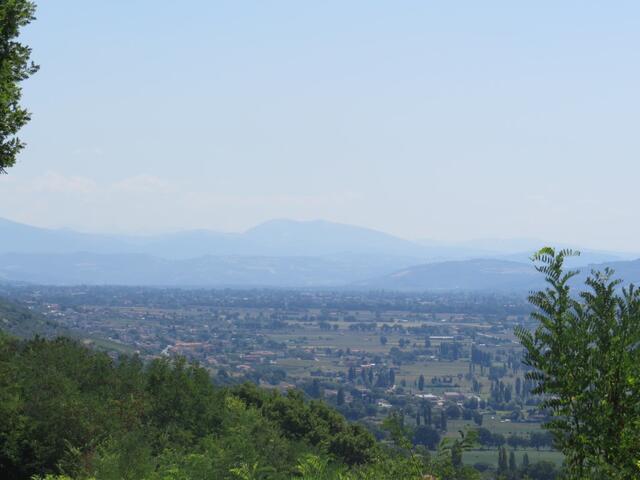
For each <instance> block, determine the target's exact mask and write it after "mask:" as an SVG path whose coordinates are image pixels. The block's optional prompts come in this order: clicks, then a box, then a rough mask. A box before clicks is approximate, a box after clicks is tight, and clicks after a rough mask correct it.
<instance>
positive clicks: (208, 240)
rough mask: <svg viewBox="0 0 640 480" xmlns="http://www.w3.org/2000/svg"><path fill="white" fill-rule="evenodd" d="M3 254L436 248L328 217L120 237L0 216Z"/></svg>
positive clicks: (414, 252)
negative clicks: (232, 229) (230, 229)
mask: <svg viewBox="0 0 640 480" xmlns="http://www.w3.org/2000/svg"><path fill="white" fill-rule="evenodd" d="M0 238H2V242H0V254H2V253H77V252H91V253H103V254H104V253H139V254H146V255H154V256H158V257H163V258H194V257H199V256H203V255H250V256H324V255H336V254H343V253H357V254H384V255H401V256H414V257H420V258H424V259H426V258H428V257H430V256H431V251H430V249H429V248H427V247H423V246H421V245H419V244H417V243H414V242H411V241H409V240H404V239H401V238H398V237H394V236H393V235H389V234H386V233H382V232H378V231H376V230H372V229H368V228H362V227H355V226H352V225H343V224H339V223H332V222H326V221H321V220H318V221H308V222H298V221H293V220H272V221H269V222H265V223H263V224H260V225H258V226H256V227H253V228H251V229H249V230H247V231H246V232H244V233H218V232H213V231H207V230H194V231H185V232H178V233H173V234H163V235H150V236H139V237H134V236H116V235H95V234H86V233H78V232H74V231H70V230H53V229H46V228H38V227H32V226H29V225H23V224H20V223H16V222H11V221H8V220H2V219H0Z"/></svg>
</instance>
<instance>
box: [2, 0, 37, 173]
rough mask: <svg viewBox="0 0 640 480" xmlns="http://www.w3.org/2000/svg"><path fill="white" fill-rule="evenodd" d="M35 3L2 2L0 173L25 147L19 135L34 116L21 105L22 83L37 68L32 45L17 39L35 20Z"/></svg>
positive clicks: (15, 0) (10, 164) (23, 1)
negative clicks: (32, 59) (22, 29)
mask: <svg viewBox="0 0 640 480" xmlns="http://www.w3.org/2000/svg"><path fill="white" fill-rule="evenodd" d="M35 10H36V6H35V4H34V3H33V2H31V1H29V0H3V1H2V2H0V173H2V172H5V171H6V169H7V168H8V167H12V166H13V165H14V164H15V162H16V157H17V156H18V154H19V153H20V151H21V150H22V149H23V148H24V147H25V144H24V142H23V141H22V140H20V138H19V137H18V136H17V135H18V132H19V131H20V129H21V128H22V127H24V126H25V125H26V124H27V123H28V122H29V120H30V119H31V114H30V113H29V112H28V111H27V109H26V108H24V107H23V106H22V105H21V104H20V100H21V98H22V87H21V86H20V83H21V82H22V81H23V80H26V79H27V78H29V77H30V76H31V75H33V74H34V73H35V72H37V71H38V66H37V65H35V64H34V63H33V62H32V61H31V59H30V57H31V48H29V47H28V46H26V45H23V44H22V43H20V42H18V41H17V40H16V39H17V37H18V36H19V35H20V29H21V28H22V27H24V26H26V25H28V24H29V23H31V21H33V20H34V19H35V16H34V14H35Z"/></svg>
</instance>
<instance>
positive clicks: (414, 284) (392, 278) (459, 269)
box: [357, 259, 640, 292]
mask: <svg viewBox="0 0 640 480" xmlns="http://www.w3.org/2000/svg"><path fill="white" fill-rule="evenodd" d="M606 267H611V268H613V269H614V270H615V277H617V278H622V279H624V281H625V283H635V284H636V285H640V259H639V260H633V261H621V262H608V263H599V264H590V265H587V266H584V267H580V268H579V270H580V275H579V276H578V277H576V279H575V283H583V282H584V280H585V278H586V277H587V275H588V274H589V273H590V272H591V270H593V269H595V270H603V269H604V268H606ZM542 284H543V278H542V274H540V273H538V272H537V271H536V270H535V268H534V267H533V265H532V264H531V263H530V262H529V263H524V262H513V261H507V260H495V259H476V260H463V261H451V262H440V263H429V264H423V265H416V266H412V267H409V268H405V269H401V270H399V271H397V272H394V273H391V274H388V275H384V276H382V277H379V278H375V279H371V280H368V281H365V282H359V283H358V284H357V286H359V287H368V288H381V289H387V290H442V291H445V290H496V291H507V290H508V291H523V292H524V291H528V290H531V289H535V288H538V287H540V286H542Z"/></svg>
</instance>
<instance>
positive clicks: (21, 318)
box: [0, 297, 65, 338]
mask: <svg viewBox="0 0 640 480" xmlns="http://www.w3.org/2000/svg"><path fill="white" fill-rule="evenodd" d="M0 330H2V331H5V332H8V333H10V334H12V335H15V336H17V337H21V338H30V337H32V336H34V335H40V336H44V337H49V336H53V335H60V334H63V333H65V330H64V329H63V328H61V327H60V326H59V325H58V324H56V323H55V322H54V321H52V320H49V319H47V318H45V317H44V316H42V315H40V314H38V313H36V312H32V311H31V310H29V309H28V308H26V307H25V306H24V305H20V304H18V303H15V302H12V301H9V300H6V299H4V298H1V297H0Z"/></svg>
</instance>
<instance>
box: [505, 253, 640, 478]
mask: <svg viewBox="0 0 640 480" xmlns="http://www.w3.org/2000/svg"><path fill="white" fill-rule="evenodd" d="M576 254H577V252H572V251H570V250H561V251H558V252H556V251H555V250H554V249H551V248H544V249H542V250H540V251H539V252H538V253H537V254H536V255H535V256H534V261H535V262H536V268H537V270H538V271H539V272H541V273H543V274H544V275H545V278H546V282H547V287H546V288H545V289H544V290H541V291H538V292H535V293H533V294H532V295H531V296H530V301H531V303H532V304H533V305H534V306H535V307H536V308H537V310H536V311H535V312H534V313H533V316H534V318H535V319H537V320H538V322H539V326H538V328H537V329H536V330H535V331H534V332H529V331H527V330H525V329H524V328H518V329H516V335H517V336H518V338H519V339H520V341H521V342H522V345H523V346H524V348H525V357H524V363H525V364H526V365H528V366H530V367H531V368H532V370H531V371H530V372H528V374H527V377H528V378H529V379H531V380H533V381H535V382H536V384H537V387H536V389H535V390H534V393H539V394H542V395H544V396H545V401H544V403H543V404H542V407H543V408H545V409H548V410H549V411H550V412H551V413H552V414H553V420H552V421H551V422H550V423H549V424H548V425H547V428H549V429H550V430H551V431H552V432H553V433H554V435H555V440H556V444H557V446H558V447H559V448H560V449H561V450H562V451H563V453H564V454H565V455H566V459H567V472H568V474H569V475H570V478H576V479H586V478H610V479H623V478H638V476H639V475H640V468H639V463H638V462H639V461H640V291H639V290H638V289H637V288H636V287H634V286H633V285H630V286H628V287H622V285H621V281H620V280H615V279H613V275H614V272H613V270H611V269H605V270H604V271H602V272H596V271H593V272H591V275H590V276H589V277H588V279H587V280H586V287H587V288H586V289H585V290H582V291H579V292H576V291H575V289H574V287H572V285H573V282H575V278H576V275H577V274H578V272H577V271H572V270H566V269H565V268H564V261H565V258H566V257H568V256H572V255H576Z"/></svg>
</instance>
